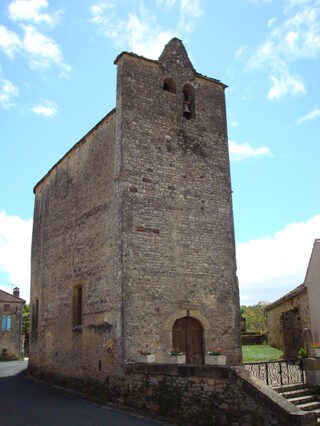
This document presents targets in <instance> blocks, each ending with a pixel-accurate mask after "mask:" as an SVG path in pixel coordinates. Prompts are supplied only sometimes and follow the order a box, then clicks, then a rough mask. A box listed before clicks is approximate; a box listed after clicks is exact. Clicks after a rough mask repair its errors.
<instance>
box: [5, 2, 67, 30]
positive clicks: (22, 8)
mask: <svg viewBox="0 0 320 426" xmlns="http://www.w3.org/2000/svg"><path fill="white" fill-rule="evenodd" d="M48 6H49V5H48V2H47V0H14V1H13V2H12V3H10V4H9V6H8V12H9V18H10V19H11V20H12V21H20V22H24V21H27V22H33V23H35V24H41V23H44V24H47V25H50V26H54V25H55V24H56V22H57V19H58V17H59V15H60V12H56V13H55V14H53V15H49V14H48V13H43V12H42V9H47V8H48Z"/></svg>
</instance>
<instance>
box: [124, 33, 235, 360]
mask: <svg viewBox="0 0 320 426" xmlns="http://www.w3.org/2000/svg"><path fill="white" fill-rule="evenodd" d="M116 63H117V66H118V77H117V82H118V88H117V152H119V161H121V166H120V165H119V191H120V193H121V203H122V204H121V212H122V215H121V220H122V221H123V223H122V229H123V246H122V249H123V255H122V259H123V271H122V281H123V289H124V299H123V300H124V318H125V320H124V340H125V358H126V359H129V360H132V359H137V351H138V350H139V349H148V350H149V351H151V352H152V353H155V355H156V361H157V362H166V361H167V359H168V353H167V351H168V349H169V348H171V345H172V327H173V324H174V321H175V320H176V319H178V318H180V317H185V316H187V315H190V316H191V317H194V318H196V319H198V320H199V321H200V322H201V324H202V326H203V332H204V347H205V348H207V347H208V346H212V345H222V346H223V348H224V353H225V354H226V355H227V362H228V363H230V364H239V363H240V362H241V342H240V312H239V295H238V283H237V278H236V263H235V247H234V233H233V212H232V199H231V185H230V170H229V156H228V144H227V127H226V112H225V95H224V89H225V86H224V85H223V84H222V83H220V82H218V81H217V80H214V79H209V78H204V77H202V76H200V75H199V74H197V73H196V72H195V70H194V68H193V67H192V65H191V63H190V61H189V58H188V56H187V53H186V51H185V49H184V47H183V45H182V43H181V42H180V40H177V39H174V40H172V41H171V42H170V43H169V45H167V46H166V48H165V50H164V53H163V54H162V55H161V57H160V60H159V61H149V60H146V59H143V58H141V57H137V56H135V55H132V54H127V53H123V54H122V55H120V57H119V58H118V59H117V61H116ZM167 77H170V78H171V79H173V81H174V83H175V87H176V93H172V92H169V91H166V90H163V82H164V79H165V78H167ZM186 83H188V84H189V85H190V86H192V87H193V89H194V95H195V117H194V118H193V119H190V120H187V119H186V118H185V117H183V100H184V98H183V87H184V85H185V84H186ZM142 324H143V327H142V326H141V325H142Z"/></svg>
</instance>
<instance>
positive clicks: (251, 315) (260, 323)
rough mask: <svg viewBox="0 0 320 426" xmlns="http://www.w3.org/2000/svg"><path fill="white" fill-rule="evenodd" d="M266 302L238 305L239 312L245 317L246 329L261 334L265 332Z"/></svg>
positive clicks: (266, 328)
mask: <svg viewBox="0 0 320 426" xmlns="http://www.w3.org/2000/svg"><path fill="white" fill-rule="evenodd" d="M268 304H269V303H268V302H258V303H257V304H256V305H251V306H241V307H240V312H241V314H242V316H243V317H244V318H245V319H246V329H247V331H249V332H254V333H261V334H264V333H266V332H267V330H268V326H267V316H266V307H267V306H268Z"/></svg>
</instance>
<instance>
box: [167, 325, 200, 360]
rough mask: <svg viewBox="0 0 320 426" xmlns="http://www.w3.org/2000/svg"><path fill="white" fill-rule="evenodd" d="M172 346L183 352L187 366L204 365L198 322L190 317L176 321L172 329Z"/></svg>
mask: <svg viewBox="0 0 320 426" xmlns="http://www.w3.org/2000/svg"><path fill="white" fill-rule="evenodd" d="M172 346H173V347H174V348H175V349H176V350H178V351H181V352H185V354H186V362H187V364H204V356H203V338H202V325H201V323H200V321H198V320H197V319H195V318H192V317H183V318H180V319H178V320H176V321H175V323H174V325H173V329H172Z"/></svg>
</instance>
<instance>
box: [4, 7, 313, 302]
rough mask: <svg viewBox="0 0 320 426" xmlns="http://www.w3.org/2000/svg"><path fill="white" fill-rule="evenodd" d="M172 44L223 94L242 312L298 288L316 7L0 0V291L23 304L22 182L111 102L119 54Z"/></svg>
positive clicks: (25, 192)
mask: <svg viewBox="0 0 320 426" xmlns="http://www.w3.org/2000/svg"><path fill="white" fill-rule="evenodd" d="M174 36H177V37H179V38H180V39H182V40H183V42H184V44H185V46H186V49H187V51H188V53H189V56H190V59H191V61H192V63H193V65H194V67H195V68H196V70H197V71H198V72H200V73H202V74H205V75H208V76H210V77H214V78H217V79H219V80H222V81H223V82H224V83H225V84H227V85H228V86H229V88H228V89H227V90H226V99H227V115H228V134H229V149H230V157H231V174H232V188H233V204H234V220H235V235H236V244H237V263H238V275H239V284H240V294H241V303H242V304H251V303H255V302H257V301H259V300H266V301H273V300H275V299H276V298H278V297H279V296H281V295H282V294H284V293H285V292H287V291H289V290H291V289H292V288H294V287H296V286H297V285H299V284H300V283H301V282H302V281H303V279H304V275H305V272H306V268H307V265H308V260H309V257H310V254H311V249H312V244H313V241H314V239H315V238H319V237H320V197H319V195H320V194H319V182H320V168H319V164H318V163H319V154H320V147H319V144H320V138H319V136H320V79H319V75H320V1H319V0H283V1H280V0H224V1H216V0H210V1H209V0H207V1H205V0H154V1H152V0H148V1H147V0H127V1H111V0H106V1H103V0H101V1H99V0H83V1H80V2H79V1H75V0H69V1H59V0H55V1H49V0H13V1H5V0H4V1H2V2H1V5H0V143H1V155H0V162H1V167H0V179H1V180H0V181H1V197H0V288H2V289H5V290H7V291H11V287H12V286H11V285H10V284H14V285H18V286H20V287H21V289H22V295H23V296H24V297H25V298H27V299H28V298H29V293H28V288H29V283H30V244H31V243H30V241H31V229H32V214H33V201H34V198H33V192H32V189H33V186H34V185H35V184H36V183H37V182H38V181H39V180H40V179H41V177H42V176H43V175H44V174H45V173H46V172H47V171H48V170H49V169H50V168H51V167H52V165H53V164H54V163H55V162H56V161H57V160H58V159H59V158H61V157H62V156H63V155H64V153H65V152H66V151H67V150H68V149H69V148H70V147H71V146H73V145H74V144H75V143H76V142H77V141H78V140H79V139H80V138H81V137H82V136H83V135H84V134H85V133H87V132H88V131H89V130H90V129H91V128H92V127H93V126H94V125H95V124H96V123H97V122H98V121H99V120H100V119H101V118H102V117H103V116H104V115H106V114H107V112H108V111H110V110H111V109H112V108H113V107H114V106H115V102H116V99H115V96H116V95H115V89H116V67H115V65H113V61H114V59H115V58H116V56H117V55H118V54H119V53H120V52H121V51H123V50H127V51H133V52H135V53H138V54H141V55H144V56H146V57H150V58H157V57H158V56H159V55H160V53H161V51H162V49H163V47H164V45H165V44H166V43H167V42H168V41H169V40H170V39H171V38H172V37H174Z"/></svg>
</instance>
